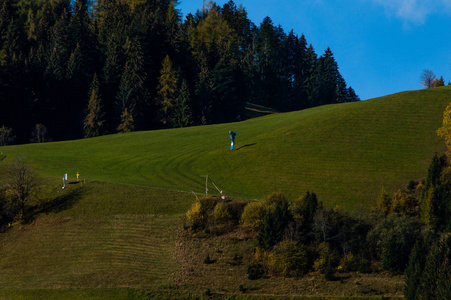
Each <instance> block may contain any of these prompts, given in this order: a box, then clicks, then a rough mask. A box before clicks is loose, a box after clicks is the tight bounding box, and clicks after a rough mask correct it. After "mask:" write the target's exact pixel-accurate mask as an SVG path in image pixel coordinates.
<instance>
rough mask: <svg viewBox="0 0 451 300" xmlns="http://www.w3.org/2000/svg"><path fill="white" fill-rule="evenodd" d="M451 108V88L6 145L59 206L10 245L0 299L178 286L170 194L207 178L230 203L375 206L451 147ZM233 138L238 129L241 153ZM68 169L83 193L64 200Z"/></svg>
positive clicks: (197, 186) (175, 217)
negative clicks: (301, 198)
mask: <svg viewBox="0 0 451 300" xmlns="http://www.w3.org/2000/svg"><path fill="white" fill-rule="evenodd" d="M450 100H451V89H450V88H447V87H445V88H438V89H433V90H428V91H414V92H405V93H400V94H395V95H391V96H387V97H383V98H379V99H373V100H369V101H365V102H360V103H351V104H342V105H329V106H324V107H319V108H314V109H309V110H305V111H301V112H293V113H287V114H275V115H270V116H266V117H262V118H258V119H253V120H248V121H246V122H241V123H234V124H221V125H214V126H204V127H193V128H186V129H175V130H162V131H152V132H136V133H131V134H125V135H112V136H106V137H100V138H95V139H87V140H79V141H71V142H60V143H49V144H39V145H38V144H34V145H23V146H11V147H3V148H2V149H0V152H3V153H4V154H6V155H7V156H8V157H7V159H5V160H4V161H3V162H0V166H1V165H5V164H6V163H7V162H8V160H9V159H11V158H12V157H13V156H14V155H16V154H18V153H22V152H23V153H25V154H26V156H27V157H28V158H31V159H32V160H33V162H34V164H35V166H36V167H38V168H39V169H40V172H41V173H42V174H44V175H47V176H50V178H48V179H47V180H48V181H47V182H53V183H52V184H53V186H54V187H53V193H54V194H55V195H56V196H58V197H57V198H56V199H55V200H53V201H52V202H51V203H49V205H48V206H47V209H46V210H44V211H42V212H41V213H40V214H39V215H37V218H36V219H35V220H33V221H32V222H31V223H30V224H28V225H21V226H16V227H14V228H13V229H11V230H10V231H8V232H7V233H6V234H4V235H3V236H2V238H1V241H0V243H1V244H0V247H1V254H2V255H1V256H0V288H1V289H2V290H0V296H2V295H7V296H8V297H16V295H24V297H27V296H26V295H32V297H33V298H35V297H36V298H39V297H41V298H42V299H44V298H48V297H49V295H54V294H56V296H54V297H55V298H64V297H66V298H71V297H72V296H73V295H75V297H85V296H86V297H88V298H90V297H91V296H90V295H91V294H92V298H97V297H99V298H114V297H118V298H122V295H125V294H130V293H131V294H133V295H135V294H136V293H138V294H139V293H140V291H134V290H124V289H102V290H99V291H98V292H96V291H93V290H90V289H88V290H80V289H79V288H97V287H102V288H109V287H115V288H116V287H148V288H152V289H155V288H158V287H165V286H170V285H171V284H172V283H173V282H174V277H173V274H174V273H175V272H177V271H178V270H179V269H180V265H179V264H178V263H177V262H176V260H175V257H174V252H175V249H176V231H177V230H178V229H179V228H180V227H179V226H180V223H179V222H180V215H182V214H183V213H184V212H185V211H186V210H187V209H188V207H189V206H190V204H191V203H192V201H193V199H194V196H193V195H192V194H191V193H181V192H176V191H174V190H195V191H196V192H201V191H203V189H204V179H203V178H202V177H200V175H204V174H209V175H210V176H211V177H212V178H213V180H214V181H215V182H216V183H217V184H218V185H219V186H220V187H221V188H223V189H224V191H225V192H226V193H228V194H231V195H234V196H244V197H248V198H259V197H261V196H262V195H265V194H268V193H270V192H272V191H275V190H282V191H284V192H285V193H286V194H287V195H289V196H290V197H291V198H293V197H297V196H298V195H301V194H302V193H304V192H305V191H306V190H307V189H310V190H314V191H315V192H317V193H318V194H319V195H320V199H321V200H323V201H324V202H326V203H328V204H330V205H333V204H337V203H340V204H342V205H344V206H346V207H348V208H352V207H355V206H358V205H360V204H359V203H360V202H362V203H363V204H364V205H365V206H371V205H372V204H373V203H374V201H375V198H376V195H377V193H378V192H379V190H380V187H381V185H385V187H386V188H387V189H390V190H394V189H395V188H397V187H399V186H401V185H403V184H405V183H407V181H408V180H410V179H419V178H422V177H424V176H425V172H426V169H427V166H428V164H429V161H430V158H431V157H432V155H433V153H434V152H435V151H440V150H442V149H443V142H442V141H441V140H440V139H439V138H437V137H436V136H435V130H436V128H438V127H439V126H440V123H441V116H442V111H443V109H444V108H445V106H446V105H447V104H448V102H449V101H450ZM229 130H235V131H237V132H238V136H237V143H236V144H237V148H238V150H237V151H234V152H232V151H229V150H228V147H229V140H228V136H227V132H228V131H229ZM65 172H68V173H69V177H72V179H73V177H74V174H75V173H76V172H80V174H81V176H82V178H86V179H87V180H88V184H87V186H86V187H85V188H83V189H77V188H76V187H75V186H73V185H70V186H69V189H68V190H66V191H61V190H60V188H59V185H60V178H61V177H62V174H63V173H65ZM52 178H53V179H52ZM69 179H71V178H69ZM94 180H99V181H102V182H93V181H94ZM119 183H121V184H119ZM149 187H161V188H165V189H171V190H172V191H170V190H163V189H154V188H149ZM212 188H213V187H212V186H210V190H211V189H212ZM11 288H14V289H13V290H7V289H11ZM17 288H20V289H21V288H25V289H31V290H25V291H23V292H21V291H20V290H15V289H17ZM42 288H50V290H47V289H46V290H40V289H42ZM55 288H76V290H71V289H61V290H60V289H58V290H52V289H55ZM34 289H38V290H34ZM41 295H42V296H41ZM63 296H64V297H63ZM135 296H136V295H135Z"/></svg>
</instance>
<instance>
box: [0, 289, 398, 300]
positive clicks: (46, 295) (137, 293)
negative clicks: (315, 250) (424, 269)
mask: <svg viewBox="0 0 451 300" xmlns="http://www.w3.org/2000/svg"><path fill="white" fill-rule="evenodd" d="M2 298H6V299H36V300H40V299H43V300H44V299H45V300H47V299H49V300H52V299H58V300H60V299H61V300H65V299H87V300H98V299H112V300H114V299H135V300H141V299H229V300H246V299H252V300H265V299H278V300H285V299H290V300H292V299H305V300H307V299H315V300H332V299H342V300H346V299H355V298H353V297H319V296H311V297H309V296H307V297H305V296H296V297H293V296H280V295H230V294H217V293H216V294H211V295H210V296H207V295H205V292H203V293H200V292H197V293H196V292H185V291H177V290H164V289H161V290H156V291H155V290H154V291H151V290H145V289H134V288H114V289H58V290H51V289H28V290H21V291H20V293H18V291H17V290H7V289H0V299H2ZM358 299H360V300H365V299H375V298H374V297H359V298H358ZM376 299H377V298H376ZM383 299H386V300H389V299H402V298H399V297H384V298H383Z"/></svg>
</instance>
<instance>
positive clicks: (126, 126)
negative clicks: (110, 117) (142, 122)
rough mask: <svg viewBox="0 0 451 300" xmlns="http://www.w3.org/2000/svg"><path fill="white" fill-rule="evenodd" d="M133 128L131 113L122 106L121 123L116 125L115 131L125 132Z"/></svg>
mask: <svg viewBox="0 0 451 300" xmlns="http://www.w3.org/2000/svg"><path fill="white" fill-rule="evenodd" d="M133 130H135V125H134V120H133V115H132V114H131V113H130V112H129V111H128V109H127V108H124V111H123V112H122V114H121V124H119V126H118V127H117V132H119V133H125V132H131V131H133Z"/></svg>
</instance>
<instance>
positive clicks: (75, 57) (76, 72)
mask: <svg viewBox="0 0 451 300" xmlns="http://www.w3.org/2000/svg"><path fill="white" fill-rule="evenodd" d="M81 70H82V66H81V52H80V44H78V43H77V46H76V47H75V50H74V51H73V52H72V53H71V55H70V57H69V61H68V63H67V70H66V78H67V79H68V80H71V79H75V80H80V76H81V74H80V72H81Z"/></svg>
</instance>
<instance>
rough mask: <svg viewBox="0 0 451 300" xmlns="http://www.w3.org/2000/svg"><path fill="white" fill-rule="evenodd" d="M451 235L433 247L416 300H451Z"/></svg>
mask: <svg viewBox="0 0 451 300" xmlns="http://www.w3.org/2000/svg"><path fill="white" fill-rule="evenodd" d="M450 257H451V235H450V234H447V235H445V236H444V237H443V238H442V239H441V240H440V241H438V242H437V243H435V244H434V245H432V247H431V250H430V251H429V254H428V256H427V259H426V263H425V266H424V271H423V273H422V276H421V284H420V287H419V289H418V290H417V298H416V299H451V284H450V278H451V272H450V270H451V259H450Z"/></svg>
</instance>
